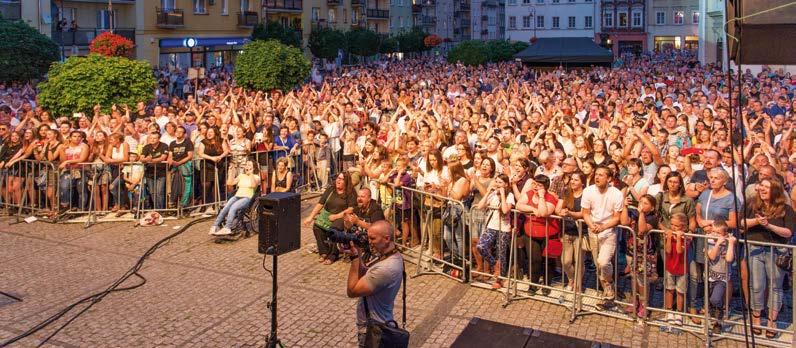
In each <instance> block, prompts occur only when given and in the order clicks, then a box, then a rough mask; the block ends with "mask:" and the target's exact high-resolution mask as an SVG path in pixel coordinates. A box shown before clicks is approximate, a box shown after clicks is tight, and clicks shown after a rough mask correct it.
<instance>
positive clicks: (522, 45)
mask: <svg viewBox="0 0 796 348" xmlns="http://www.w3.org/2000/svg"><path fill="white" fill-rule="evenodd" d="M511 45H512V46H514V54H517V53H520V51H522V50H524V49H526V48H528V46H530V45H529V44H528V43H527V42H523V41H514V42H512V43H511Z"/></svg>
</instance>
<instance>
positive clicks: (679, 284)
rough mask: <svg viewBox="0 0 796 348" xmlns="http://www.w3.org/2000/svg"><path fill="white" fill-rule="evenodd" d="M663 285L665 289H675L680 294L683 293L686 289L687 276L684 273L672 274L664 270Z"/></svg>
mask: <svg viewBox="0 0 796 348" xmlns="http://www.w3.org/2000/svg"><path fill="white" fill-rule="evenodd" d="M663 278H664V281H663V286H664V288H665V289H666V290H677V292H679V293H681V294H685V293H686V291H687V289H688V276H686V275H679V276H677V275H672V274H671V273H669V272H664V275H663Z"/></svg>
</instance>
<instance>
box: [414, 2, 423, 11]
mask: <svg viewBox="0 0 796 348" xmlns="http://www.w3.org/2000/svg"><path fill="white" fill-rule="evenodd" d="M420 12H423V5H420V4H412V13H420Z"/></svg>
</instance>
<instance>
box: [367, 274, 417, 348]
mask: <svg viewBox="0 0 796 348" xmlns="http://www.w3.org/2000/svg"><path fill="white" fill-rule="evenodd" d="M402 301H403V319H402V320H401V326H400V327H399V326H398V323H396V322H395V320H390V321H388V322H386V323H382V322H380V321H378V320H374V319H373V318H371V317H370V309H369V308H368V298H367V296H366V297H364V298H363V302H364V304H365V315H366V316H367V323H366V327H367V330H366V332H365V347H373V348H376V347H378V348H406V347H408V346H409V331H406V271H404V272H403V296H402Z"/></svg>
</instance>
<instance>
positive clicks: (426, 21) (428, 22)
mask: <svg viewBox="0 0 796 348" xmlns="http://www.w3.org/2000/svg"><path fill="white" fill-rule="evenodd" d="M420 22H421V23H423V26H426V27H433V26H434V25H436V24H437V18H436V17H432V16H423V17H422V18H421V19H420Z"/></svg>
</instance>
